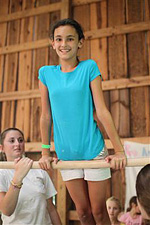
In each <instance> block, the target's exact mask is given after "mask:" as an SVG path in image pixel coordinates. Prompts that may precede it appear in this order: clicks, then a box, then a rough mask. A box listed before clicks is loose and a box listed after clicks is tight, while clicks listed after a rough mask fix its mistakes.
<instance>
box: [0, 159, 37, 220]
mask: <svg viewBox="0 0 150 225" xmlns="http://www.w3.org/2000/svg"><path fill="white" fill-rule="evenodd" d="M32 163H33V161H32V160H30V159H29V158H22V159H21V160H20V161H19V162H17V163H16V166H15V173H14V177H13V182H14V183H15V184H21V183H22V181H23V178H24V177H25V176H26V175H27V173H28V171H29V170H30V168H31V166H32ZM19 193H20V189H19V188H17V187H14V186H13V185H11V184H10V187H9V189H8V191H7V193H6V192H1V193H0V211H1V212H2V213H3V214H4V215H6V216H11V215H12V214H13V212H14V210H15V208H16V205H17V202H18V197H19Z"/></svg>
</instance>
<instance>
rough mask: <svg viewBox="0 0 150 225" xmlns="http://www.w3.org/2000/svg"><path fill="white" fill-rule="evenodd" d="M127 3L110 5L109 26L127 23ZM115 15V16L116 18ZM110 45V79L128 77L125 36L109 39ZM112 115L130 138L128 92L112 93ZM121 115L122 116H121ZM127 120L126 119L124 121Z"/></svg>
mask: <svg viewBox="0 0 150 225" xmlns="http://www.w3.org/2000/svg"><path fill="white" fill-rule="evenodd" d="M124 12H125V1H124V0H121V1H118V0H116V1H115V4H113V2H110V3H109V5H108V14H109V18H108V20H109V25H110V26H114V25H120V24H123V23H125V14H124ZM114 13H115V16H114ZM108 44H109V49H108V51H109V71H110V74H109V77H110V79H114V78H126V77H127V54H126V37H125V36H123V35H118V36H114V37H111V38H109V39H108ZM116 62H118V63H116ZM110 98H111V114H112V117H113V119H114V122H115V125H116V128H117V130H118V133H119V135H120V136H121V137H127V136H129V96H128V90H127V89H125V90H121V91H118V90H114V91H111V92H110ZM120 115H121V116H120ZM122 118H126V119H122Z"/></svg>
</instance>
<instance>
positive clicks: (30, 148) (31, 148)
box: [26, 137, 150, 152]
mask: <svg viewBox="0 0 150 225" xmlns="http://www.w3.org/2000/svg"><path fill="white" fill-rule="evenodd" d="M125 141H131V142H138V143H142V144H150V137H130V138H121V142H122V144H124V142H125ZM105 144H106V147H107V149H113V146H112V143H111V141H110V140H109V139H105ZM51 150H52V151H54V150H55V146H54V142H51ZM26 152H41V142H26Z"/></svg>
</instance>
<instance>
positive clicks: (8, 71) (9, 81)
mask: <svg viewBox="0 0 150 225" xmlns="http://www.w3.org/2000/svg"><path fill="white" fill-rule="evenodd" d="M21 7H22V5H21V4H20V1H19V0H17V1H15V0H12V1H11V2H10V8H9V12H10V13H12V12H18V11H21ZM19 35H20V21H13V22H9V23H8V35H7V45H13V44H18V43H19V42H20V40H19V38H20V36H19ZM17 70H18V53H14V54H9V55H6V61H5V69H4V71H5V76H4V83H3V91H4V92H7V91H15V90H16V86H17ZM6 115H7V116H6ZM14 117H15V101H11V102H4V103H3V106H2V118H1V121H2V125H1V126H2V130H4V129H5V128H8V127H12V126H14V125H15V124H14Z"/></svg>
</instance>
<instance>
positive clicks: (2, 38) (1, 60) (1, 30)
mask: <svg viewBox="0 0 150 225" xmlns="http://www.w3.org/2000/svg"><path fill="white" fill-rule="evenodd" d="M8 4H9V2H8V0H6V1H3V0H0V6H1V7H0V14H2V13H3V14H5V16H7V14H8ZM6 40H7V23H3V24H0V47H2V46H5V44H6ZM4 66H5V56H4V55H0V92H2V91H3V77H4ZM0 115H2V103H0ZM1 119H2V117H0V127H1V123H2V121H1Z"/></svg>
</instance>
